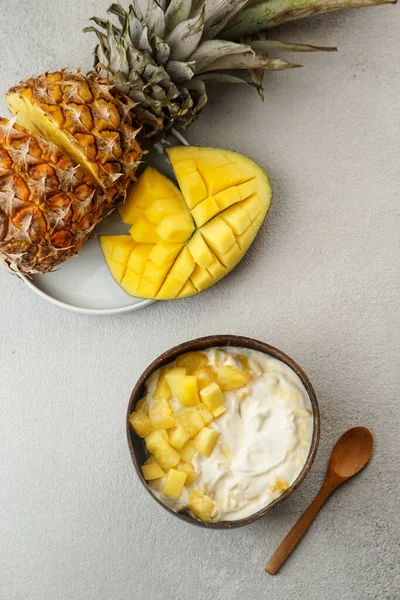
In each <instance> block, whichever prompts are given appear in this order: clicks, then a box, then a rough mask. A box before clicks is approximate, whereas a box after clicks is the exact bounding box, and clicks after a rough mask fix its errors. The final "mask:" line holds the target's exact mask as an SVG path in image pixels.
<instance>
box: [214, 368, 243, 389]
mask: <svg viewBox="0 0 400 600" xmlns="http://www.w3.org/2000/svg"><path fill="white" fill-rule="evenodd" d="M249 380H250V374H249V373H248V372H246V371H242V370H241V369H235V368H234V367H230V366H222V367H220V368H219V369H218V372H217V383H218V385H219V387H220V388H221V390H222V391H223V392H228V391H230V390H238V389H239V388H241V387H243V386H244V385H246V383H248V382H249Z"/></svg>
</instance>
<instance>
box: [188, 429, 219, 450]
mask: <svg viewBox="0 0 400 600" xmlns="http://www.w3.org/2000/svg"><path fill="white" fill-rule="evenodd" d="M218 438H219V431H215V429H210V427H203V429H202V430H201V431H199V433H198V434H197V435H196V437H195V438H194V445H195V448H196V450H198V451H199V452H200V454H204V456H210V454H211V452H212V451H213V450H214V446H215V444H216V443H217V439H218Z"/></svg>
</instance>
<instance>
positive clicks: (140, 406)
mask: <svg viewBox="0 0 400 600" xmlns="http://www.w3.org/2000/svg"><path fill="white" fill-rule="evenodd" d="M133 410H134V411H135V412H139V411H140V410H141V411H143V412H147V396H145V397H144V398H142V399H141V400H138V401H137V402H136V404H135V408H134V409H133Z"/></svg>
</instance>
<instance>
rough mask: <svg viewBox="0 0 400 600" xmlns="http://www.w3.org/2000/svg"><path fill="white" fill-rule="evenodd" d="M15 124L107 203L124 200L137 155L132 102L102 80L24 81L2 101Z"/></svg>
mask: <svg viewBox="0 0 400 600" xmlns="http://www.w3.org/2000/svg"><path fill="white" fill-rule="evenodd" d="M6 103H7V106H8V108H9V110H10V112H11V113H12V114H13V115H15V116H16V118H17V123H18V124H19V125H21V126H22V127H25V128H26V129H27V130H29V131H31V132H32V133H35V134H36V135H40V136H42V137H43V138H45V139H46V140H48V141H49V142H52V143H53V144H55V145H56V146H57V147H58V148H59V149H60V150H61V151H62V152H64V154H66V155H67V156H69V157H70V158H71V160H73V161H74V162H75V163H76V164H79V165H81V167H82V168H83V169H85V171H86V172H87V173H88V174H89V175H90V176H91V177H92V179H93V181H94V182H95V183H96V184H97V186H98V187H99V188H100V189H104V190H105V191H106V194H107V196H108V197H109V199H110V201H111V200H112V199H113V198H114V196H116V195H117V196H122V197H123V198H124V197H125V194H126V188H127V184H128V182H129V181H130V180H131V179H132V177H133V176H134V174H135V172H136V169H137V167H138V164H139V161H140V158H141V155H142V152H141V149H140V145H139V143H138V140H137V139H136V137H137V135H138V131H139V129H140V127H139V126H138V122H137V121H136V120H135V118H134V112H133V110H132V109H133V108H134V102H132V101H131V100H129V98H127V96H125V95H123V94H119V93H118V92H116V91H115V90H112V86H111V85H110V82H109V81H108V80H102V79H100V78H97V77H85V76H84V75H82V74H81V73H80V72H79V71H77V72H76V73H69V72H68V71H64V70H63V71H57V72H55V73H44V74H43V75H40V76H39V77H36V78H28V79H26V80H25V81H23V82H22V83H20V84H19V85H17V86H15V87H14V88H12V89H11V90H9V92H8V93H7V96H6Z"/></svg>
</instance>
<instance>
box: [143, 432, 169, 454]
mask: <svg viewBox="0 0 400 600" xmlns="http://www.w3.org/2000/svg"><path fill="white" fill-rule="evenodd" d="M162 431H163V430H162V429H161V430H156V431H152V432H151V433H149V434H148V435H146V437H145V440H144V441H145V443H146V448H147V450H148V451H149V452H151V453H152V454H154V453H155V452H156V450H159V449H160V448H163V447H165V444H168V434H167V440H165V439H164V437H163V434H162ZM165 433H166V432H165ZM168 445H169V444H168Z"/></svg>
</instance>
